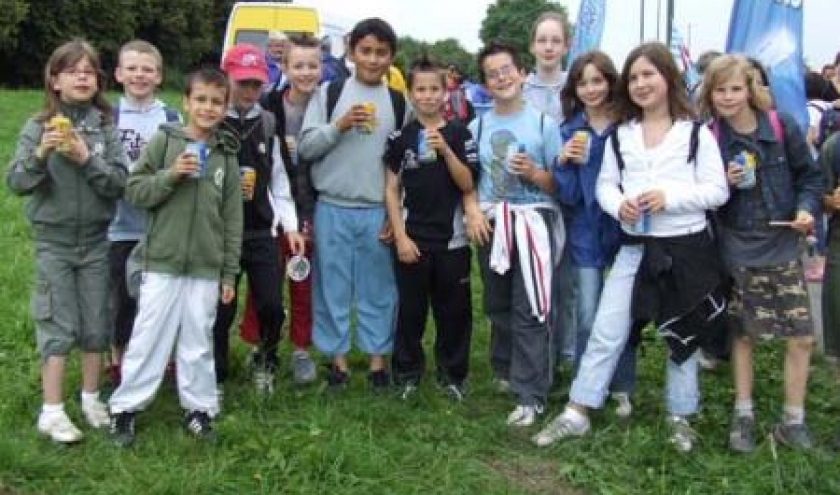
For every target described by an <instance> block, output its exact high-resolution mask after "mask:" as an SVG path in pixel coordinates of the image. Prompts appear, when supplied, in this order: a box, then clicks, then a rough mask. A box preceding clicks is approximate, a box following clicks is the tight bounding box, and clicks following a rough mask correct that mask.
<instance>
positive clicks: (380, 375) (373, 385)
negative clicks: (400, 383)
mask: <svg viewBox="0 0 840 495" xmlns="http://www.w3.org/2000/svg"><path fill="white" fill-rule="evenodd" d="M368 384H369V385H370V389H371V391H373V393H375V394H381V393H384V392H387V391H388V390H389V389H390V388H391V375H390V374H388V370H386V369H384V368H383V369H381V370H376V371H371V372H370V373H368Z"/></svg>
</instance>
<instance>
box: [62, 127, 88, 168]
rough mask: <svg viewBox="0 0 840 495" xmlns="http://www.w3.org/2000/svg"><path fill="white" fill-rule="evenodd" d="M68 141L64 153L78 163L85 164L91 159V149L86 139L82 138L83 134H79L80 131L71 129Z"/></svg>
mask: <svg viewBox="0 0 840 495" xmlns="http://www.w3.org/2000/svg"><path fill="white" fill-rule="evenodd" d="M68 143H69V144H68V147H67V152H63V154H64V155H65V156H66V157H67V158H69V159H70V161H72V162H74V163H76V164H77V165H84V164H85V163H87V161H88V160H89V159H90V150H89V149H88V146H87V143H86V142H85V140H84V139H82V136H81V135H79V132H78V131H76V130H72V131H70V137H69V138H68Z"/></svg>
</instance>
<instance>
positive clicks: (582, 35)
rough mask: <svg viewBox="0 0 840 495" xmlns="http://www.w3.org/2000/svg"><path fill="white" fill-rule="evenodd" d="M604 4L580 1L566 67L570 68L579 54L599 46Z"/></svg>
mask: <svg viewBox="0 0 840 495" xmlns="http://www.w3.org/2000/svg"><path fill="white" fill-rule="evenodd" d="M606 4H607V0H581V1H580V9H578V16H577V24H575V35H574V39H572V47H571V48H570V49H569V56H568V59H567V60H568V62H567V63H566V67H570V66H571V65H572V62H574V61H575V58H576V57H577V56H578V55H580V54H581V53H584V52H588V51H589V50H594V49H596V48H598V47H600V46H601V36H603V34H604V21H605V19H606V11H607V6H606Z"/></svg>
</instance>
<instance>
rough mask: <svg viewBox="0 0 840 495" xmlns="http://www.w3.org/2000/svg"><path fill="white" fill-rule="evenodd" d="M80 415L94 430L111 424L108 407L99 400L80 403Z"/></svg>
mask: <svg viewBox="0 0 840 495" xmlns="http://www.w3.org/2000/svg"><path fill="white" fill-rule="evenodd" d="M82 413H83V414H84V416H85V419H86V420H87V422H88V424H89V425H91V426H92V427H94V428H105V427H107V426H109V425H110V424H111V417H110V416H109V415H108V407H107V406H105V404H104V403H103V402H102V401H101V400H99V399H93V400H87V401H82Z"/></svg>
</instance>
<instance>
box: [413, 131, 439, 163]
mask: <svg viewBox="0 0 840 495" xmlns="http://www.w3.org/2000/svg"><path fill="white" fill-rule="evenodd" d="M417 159H418V160H419V161H421V162H434V161H437V151H435V149H434V148H432V147H431V146H429V141H428V140H427V139H426V129H420V131H419V132H418V133H417Z"/></svg>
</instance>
